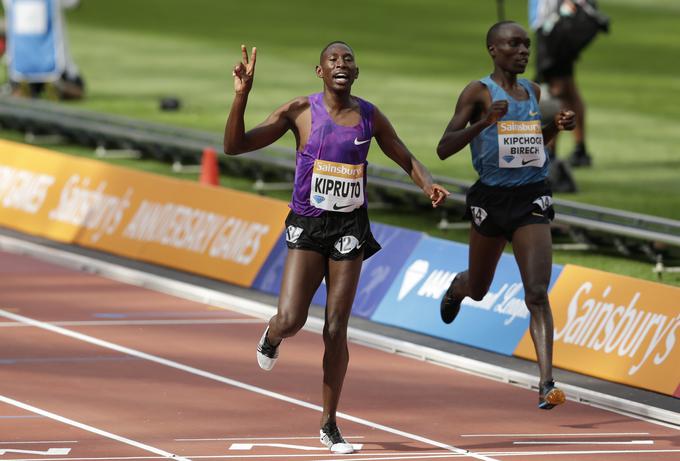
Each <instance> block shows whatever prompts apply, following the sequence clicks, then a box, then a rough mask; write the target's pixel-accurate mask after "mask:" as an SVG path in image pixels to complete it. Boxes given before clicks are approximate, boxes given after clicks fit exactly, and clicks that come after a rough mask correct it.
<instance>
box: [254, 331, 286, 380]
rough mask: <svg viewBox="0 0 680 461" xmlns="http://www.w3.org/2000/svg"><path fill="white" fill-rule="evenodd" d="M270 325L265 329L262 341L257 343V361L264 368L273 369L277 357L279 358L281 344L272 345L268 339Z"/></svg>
mask: <svg viewBox="0 0 680 461" xmlns="http://www.w3.org/2000/svg"><path fill="white" fill-rule="evenodd" d="M268 332H269V327H267V328H266V329H265V330H264V333H263V334H262V337H261V338H260V342H259V343H258V344H257V363H258V365H260V368H262V369H263V370H267V371H269V370H271V369H272V368H274V364H275V363H276V359H277V358H279V346H280V345H281V343H279V346H272V345H271V343H270V342H269V340H268V339H267V333H268Z"/></svg>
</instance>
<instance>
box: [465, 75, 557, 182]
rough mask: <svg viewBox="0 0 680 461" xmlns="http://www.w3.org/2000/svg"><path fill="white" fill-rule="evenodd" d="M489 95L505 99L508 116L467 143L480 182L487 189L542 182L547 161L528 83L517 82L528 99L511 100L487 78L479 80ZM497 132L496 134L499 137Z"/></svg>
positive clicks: (495, 98)
mask: <svg viewBox="0 0 680 461" xmlns="http://www.w3.org/2000/svg"><path fill="white" fill-rule="evenodd" d="M480 82H481V83H482V84H484V85H485V86H486V87H487V88H488V89H489V92H490V93H491V100H492V101H498V100H507V101H508V103H509V104H508V113H507V114H505V116H503V118H502V119H501V120H499V121H498V123H496V124H494V125H491V126H489V127H487V128H485V129H484V130H483V131H482V132H481V133H479V134H478V135H477V136H476V137H475V138H474V139H473V140H472V142H471V143H470V149H471V151H472V164H473V166H474V168H475V170H477V173H479V178H480V181H481V182H482V183H484V184H486V185H487V186H500V187H515V186H521V185H524V184H531V183H536V182H539V181H543V180H544V179H545V178H546V177H547V176H548V164H549V160H548V158H547V155H546V153H547V152H546V151H545V149H544V146H543V135H542V134H541V131H540V130H541V112H540V110H539V108H538V101H537V100H536V95H535V94H534V89H533V88H532V86H531V83H530V82H529V81H528V80H526V79H518V81H517V82H518V83H519V84H520V85H521V86H522V87H523V88H524V89H526V90H527V93H528V94H529V98H528V99H526V100H523V101H519V100H517V99H514V98H513V97H512V96H510V95H509V94H508V93H506V92H505V90H503V88H501V87H500V86H499V85H498V84H497V83H496V82H494V81H493V80H492V79H491V77H484V78H483V79H481V80H480ZM499 132H500V134H499Z"/></svg>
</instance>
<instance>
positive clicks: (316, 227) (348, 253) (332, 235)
mask: <svg viewBox="0 0 680 461" xmlns="http://www.w3.org/2000/svg"><path fill="white" fill-rule="evenodd" d="M286 244H287V245H288V248H290V249H300V250H312V251H316V252H317V253H321V254H322V255H324V256H326V257H329V258H331V259H333V260H335V261H343V260H348V259H355V258H356V257H357V256H359V255H360V254H363V258H364V259H368V258H370V257H371V256H373V255H374V254H375V253H376V252H377V251H378V250H380V244H379V243H378V242H377V241H376V240H375V238H374V237H373V234H372V233H371V226H370V223H369V220H368V212H367V211H366V208H363V207H362V208H357V209H356V210H354V211H351V212H349V213H339V212H335V211H324V213H323V214H322V215H321V216H318V217H313V216H301V215H298V214H296V213H294V212H293V211H292V210H291V212H290V213H288V217H287V218H286Z"/></svg>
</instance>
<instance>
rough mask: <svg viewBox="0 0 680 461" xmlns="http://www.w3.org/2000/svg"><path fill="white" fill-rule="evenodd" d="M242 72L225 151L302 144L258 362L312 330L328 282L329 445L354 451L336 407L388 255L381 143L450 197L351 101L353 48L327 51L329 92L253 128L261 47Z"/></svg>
mask: <svg viewBox="0 0 680 461" xmlns="http://www.w3.org/2000/svg"><path fill="white" fill-rule="evenodd" d="M241 55H242V59H241V62H239V63H238V64H237V65H236V66H235V67H234V71H233V75H234V90H235V93H236V94H235V95H234V102H233V104H232V106H231V111H230V112H229V118H228V119H227V124H226V126H225V128H224V152H225V153H227V154H228V155H238V154H242V153H245V152H250V151H253V150H256V149H261V148H263V147H265V146H268V145H270V144H272V143H274V142H275V141H276V140H278V139H279V138H280V137H281V136H283V135H284V133H286V131H288V130H291V131H292V132H293V134H294V135H295V139H296V142H297V155H296V168H295V184H294V189H293V198H292V200H291V202H290V209H291V211H290V213H289V215H288V217H287V218H286V242H287V245H288V255H287V257H286V263H285V268H284V274H283V281H282V283H281V293H280V296H279V302H278V311H277V313H276V315H274V316H273V317H272V318H271V319H270V320H269V324H268V326H267V328H266V329H265V331H264V333H263V334H262V337H261V338H260V342H259V344H258V346H257V361H258V363H259V365H260V367H261V368H263V369H264V370H271V369H272V368H273V366H274V363H275V362H276V359H277V358H278V355H279V346H280V344H281V341H282V340H283V339H284V338H288V337H291V336H293V335H295V334H296V333H297V332H298V331H299V330H300V329H301V328H302V326H303V325H304V324H305V321H306V320H307V314H308V311H309V305H310V303H311V301H312V297H313V296H314V293H315V292H316V290H317V288H318V287H319V286H320V285H321V282H322V280H323V279H324V277H325V279H326V289H327V302H326V314H325V325H324V330H323V340H324V345H325V352H324V357H323V386H322V393H323V413H322V415H321V430H320V440H321V442H322V443H323V444H324V445H326V446H327V447H329V448H330V449H331V452H333V453H352V452H353V451H354V447H353V446H352V444H350V443H347V442H346V441H345V440H344V439H343V437H342V435H341V434H340V431H339V430H338V427H337V424H336V411H337V407H338V401H339V400H340V392H341V390H342V383H343V381H344V378H345V372H346V371H347V364H348V362H349V353H348V350H347V323H348V321H349V316H350V312H351V309H352V302H353V301H354V296H355V294H356V289H357V284H358V282H359V274H360V271H361V264H362V262H363V260H364V259H366V258H369V257H370V256H371V255H373V254H374V253H375V252H376V251H378V250H379V249H380V245H379V244H378V243H377V242H376V241H375V239H374V238H373V235H372V234H371V228H370V223H369V220H368V213H367V201H366V166H367V161H366V158H367V156H368V150H369V147H370V144H371V140H372V138H375V139H376V140H377V141H378V145H379V146H380V148H381V149H382V151H383V152H384V153H385V154H386V155H387V156H388V157H390V158H391V159H392V160H394V161H395V162H396V163H397V164H398V165H399V166H400V167H401V168H402V169H403V170H404V171H405V172H406V173H407V174H408V175H409V176H410V177H411V179H412V180H413V182H414V183H415V184H417V185H418V186H419V187H420V188H421V189H422V190H423V192H424V193H425V194H426V195H427V197H428V198H429V199H430V200H431V201H432V206H433V207H437V206H438V205H440V204H441V203H442V202H443V201H444V199H445V198H446V196H447V195H448V194H449V192H448V191H447V190H446V189H444V188H443V187H441V186H440V185H438V184H433V182H432V176H431V175H430V172H429V171H428V170H427V169H426V168H425V167H424V166H423V165H422V164H421V163H420V162H419V161H418V160H416V158H415V157H414V156H413V154H411V152H410V151H409V150H408V148H407V147H406V146H405V145H404V143H403V142H402V141H401V139H399V137H398V136H397V133H396V132H395V131H394V128H393V127H392V125H391V124H390V122H389V120H388V119H387V118H386V117H385V115H383V114H382V112H380V110H378V108H377V107H375V106H374V105H372V104H371V103H369V102H367V101H364V100H363V99H360V98H358V97H356V96H352V95H351V88H352V84H353V83H354V80H356V78H357V77H358V76H359V68H358V67H357V65H356V62H355V61H354V52H353V51H352V48H350V46H349V45H347V44H346V43H344V42H332V43H330V44H329V45H328V46H326V47H325V48H324V49H323V51H322V52H321V58H320V62H319V65H318V66H316V75H317V76H318V77H319V78H321V79H322V80H323V84H324V87H323V92H321V93H317V94H313V95H311V96H301V97H298V98H295V99H293V100H292V101H290V102H288V103H286V104H284V105H283V106H281V107H279V108H278V109H276V110H275V111H274V112H273V113H271V114H270V115H269V116H268V117H267V119H266V120H265V121H264V122H262V123H261V124H259V125H258V126H256V127H255V128H253V129H252V130H249V131H247V132H246V130H245V126H244V125H245V124H244V121H243V115H244V113H245V109H246V102H247V100H248V93H249V92H250V89H251V88H252V84H253V77H254V74H255V58H256V49H255V48H253V50H252V55H251V56H250V58H249V57H248V53H247V51H246V47H245V46H243V45H242V46H241Z"/></svg>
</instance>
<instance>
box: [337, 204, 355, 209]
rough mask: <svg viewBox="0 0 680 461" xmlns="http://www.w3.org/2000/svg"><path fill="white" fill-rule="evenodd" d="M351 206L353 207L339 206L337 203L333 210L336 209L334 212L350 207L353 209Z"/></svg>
mask: <svg viewBox="0 0 680 461" xmlns="http://www.w3.org/2000/svg"><path fill="white" fill-rule="evenodd" d="M351 206H352V205H343V206H338V204H337V203H334V204H333V209H334V210H343V209H345V208H348V207H351Z"/></svg>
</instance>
